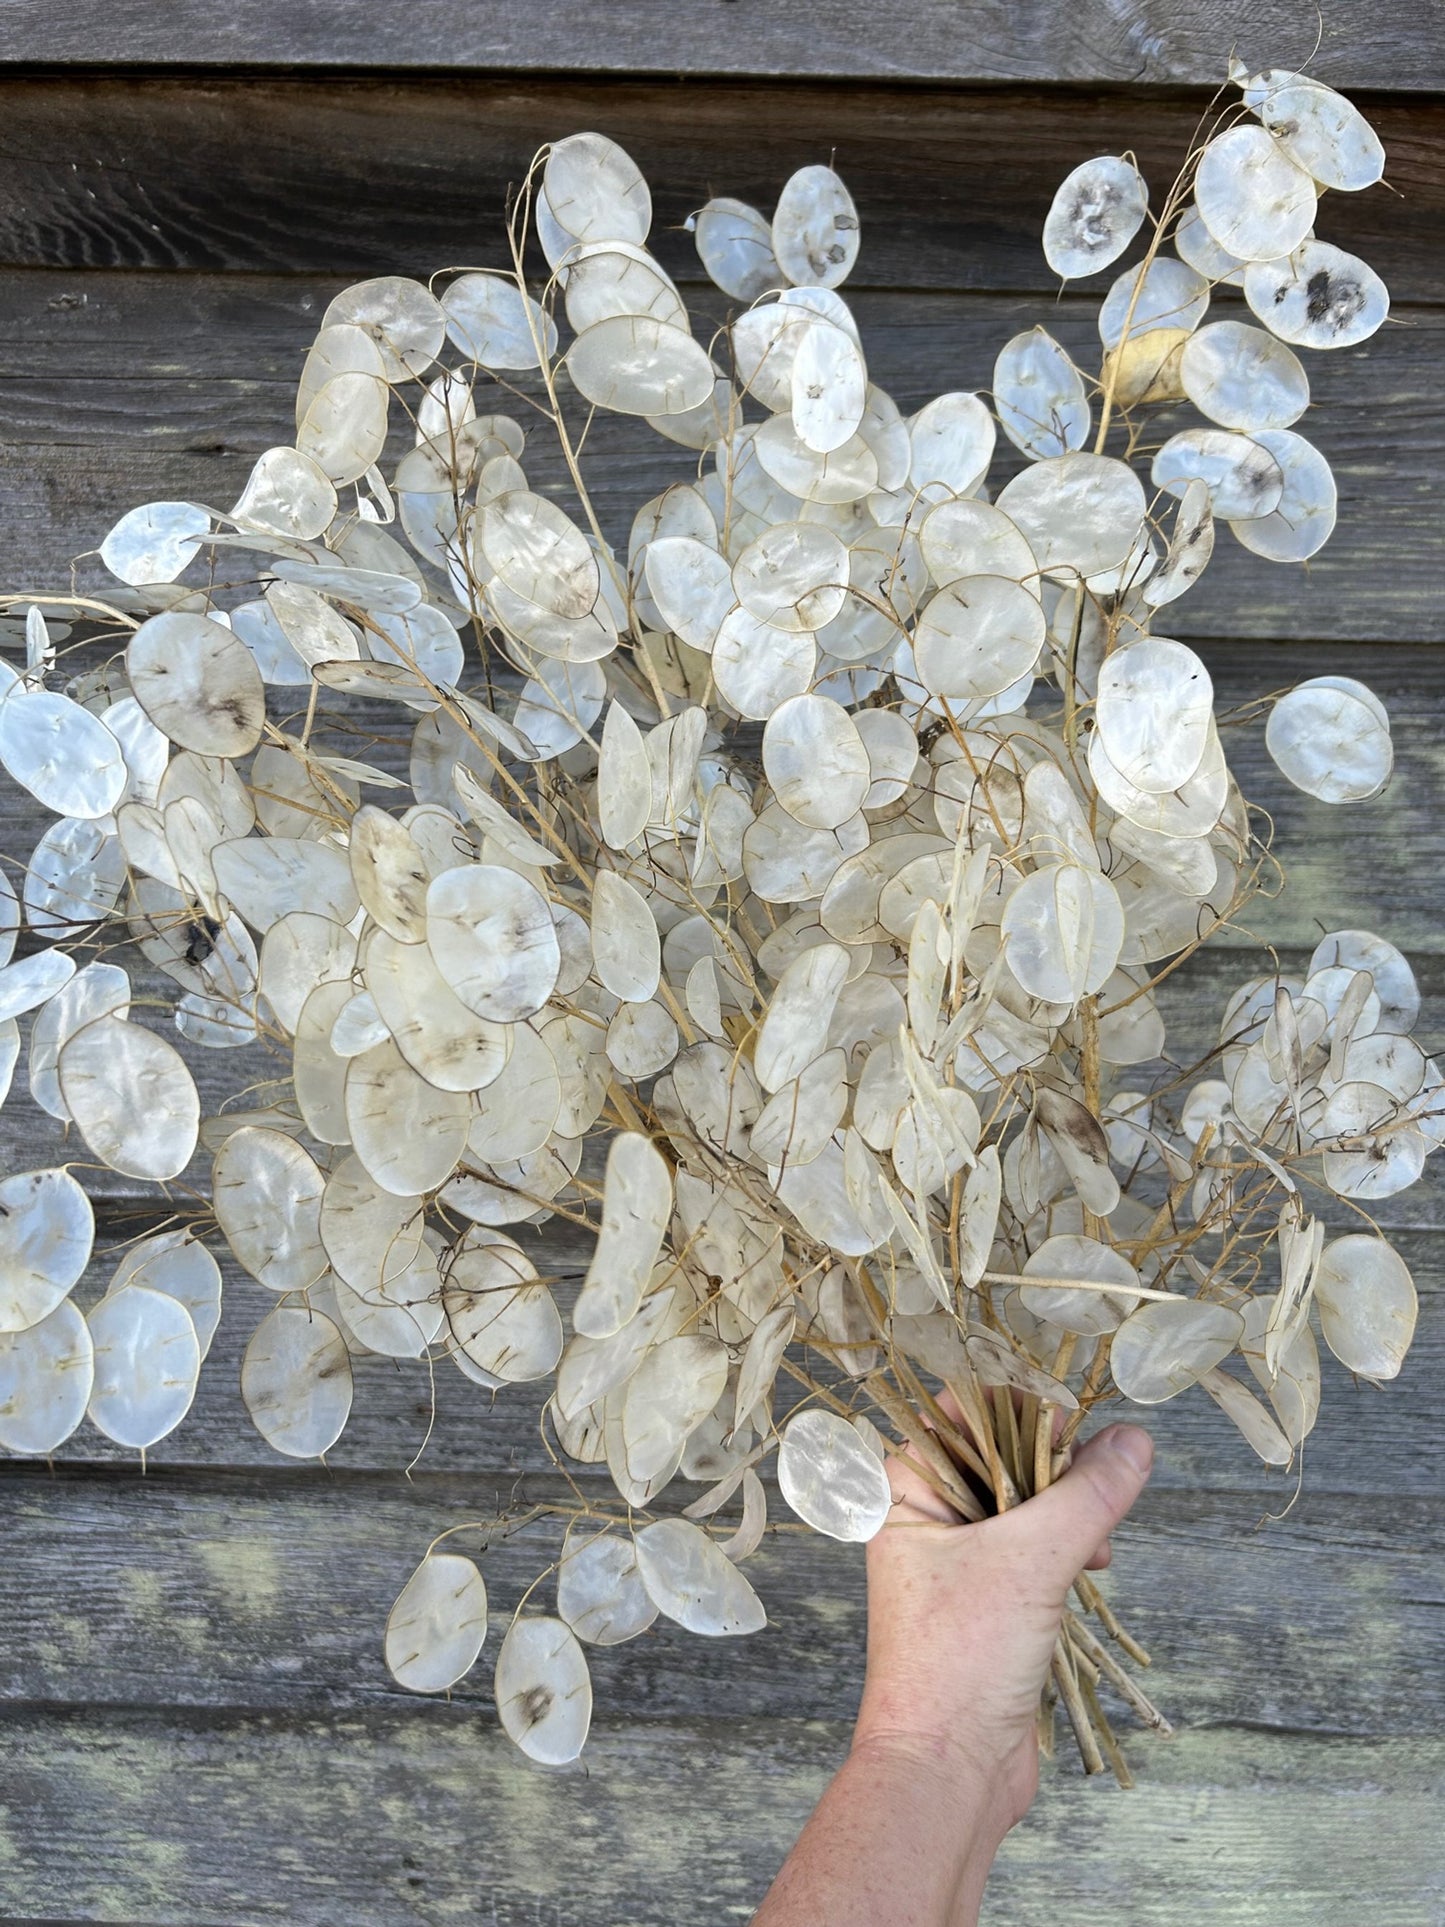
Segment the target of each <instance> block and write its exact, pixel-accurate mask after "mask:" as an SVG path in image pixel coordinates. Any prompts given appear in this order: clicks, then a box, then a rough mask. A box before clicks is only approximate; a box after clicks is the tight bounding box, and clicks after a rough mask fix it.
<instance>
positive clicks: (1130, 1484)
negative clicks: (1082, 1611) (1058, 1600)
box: [1015, 1425, 1154, 1592]
mask: <svg viewBox="0 0 1445 1927" xmlns="http://www.w3.org/2000/svg"><path fill="white" fill-rule="evenodd" d="M1153 1462H1154V1443H1153V1440H1152V1439H1151V1438H1150V1437H1149V1434H1148V1433H1147V1432H1146V1431H1144V1430H1143V1429H1142V1427H1140V1426H1138V1425H1111V1426H1109V1427H1108V1428H1107V1429H1106V1430H1105V1431H1103V1432H1100V1433H1098V1434H1097V1435H1096V1436H1095V1437H1094V1438H1091V1439H1090V1440H1089V1442H1088V1444H1087V1445H1085V1446H1083V1447H1082V1448H1081V1449H1080V1450H1079V1452H1077V1453H1076V1454H1075V1456H1074V1460H1073V1463H1072V1464H1071V1465H1070V1467H1069V1469H1068V1471H1067V1472H1065V1473H1064V1475H1063V1477H1062V1478H1061V1479H1058V1480H1057V1481H1056V1482H1055V1483H1054V1484H1053V1485H1051V1486H1050V1487H1049V1488H1048V1490H1047V1491H1045V1492H1041V1493H1039V1495H1038V1496H1037V1497H1036V1498H1033V1499H1030V1500H1028V1501H1027V1503H1026V1504H1025V1505H1023V1506H1022V1507H1020V1509H1019V1511H1018V1513H1017V1514H1016V1515H1015V1516H1016V1517H1017V1518H1019V1519H1028V1520H1029V1521H1030V1522H1031V1525H1032V1530H1033V1534H1034V1538H1035V1543H1036V1548H1037V1554H1036V1556H1037V1558H1038V1562H1039V1565H1040V1567H1041V1568H1042V1569H1043V1570H1045V1571H1046V1572H1048V1573H1049V1574H1050V1575H1051V1576H1052V1578H1053V1579H1054V1580H1055V1582H1056V1584H1057V1585H1058V1587H1059V1590H1060V1591H1061V1592H1064V1591H1067V1589H1068V1587H1069V1586H1070V1585H1071V1584H1072V1582H1073V1581H1074V1579H1075V1578H1076V1577H1077V1576H1078V1574H1079V1573H1080V1572H1081V1571H1082V1570H1083V1567H1084V1564H1085V1561H1086V1560H1088V1559H1091V1558H1092V1557H1093V1555H1094V1554H1095V1553H1096V1552H1097V1551H1098V1550H1099V1548H1100V1546H1102V1545H1103V1543H1104V1541H1105V1540H1106V1539H1107V1538H1108V1536H1109V1534H1110V1533H1111V1532H1112V1531H1113V1530H1114V1527H1115V1526H1116V1525H1118V1523H1119V1521H1120V1520H1121V1519H1122V1518H1123V1517H1124V1515H1125V1513H1127V1512H1128V1510H1129V1508H1130V1506H1132V1505H1133V1503H1134V1501H1135V1500H1136V1499H1137V1498H1138V1496H1139V1494H1140V1493H1141V1492H1142V1491H1143V1490H1144V1487H1145V1484H1146V1483H1147V1481H1148V1478H1149V1470H1150V1467H1151V1466H1152V1464H1153Z"/></svg>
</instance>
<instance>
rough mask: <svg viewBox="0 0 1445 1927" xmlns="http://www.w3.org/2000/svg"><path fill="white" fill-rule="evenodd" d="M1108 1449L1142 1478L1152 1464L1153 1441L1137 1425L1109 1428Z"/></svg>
mask: <svg viewBox="0 0 1445 1927" xmlns="http://www.w3.org/2000/svg"><path fill="white" fill-rule="evenodd" d="M1108 1447H1109V1450H1110V1451H1111V1452H1117V1453H1118V1454H1119V1455H1120V1457H1121V1458H1124V1459H1127V1460H1128V1462H1129V1464H1130V1465H1131V1466H1132V1467H1133V1468H1134V1470H1135V1471H1136V1472H1137V1473H1138V1474H1139V1476H1140V1478H1143V1477H1144V1476H1145V1474H1146V1473H1147V1472H1148V1470H1149V1468H1150V1466H1151V1465H1153V1463H1154V1441H1153V1439H1151V1438H1150V1436H1149V1434H1148V1433H1147V1432H1146V1431H1145V1430H1144V1429H1143V1427H1142V1426H1139V1425H1115V1426H1113V1427H1111V1428H1110V1431H1109V1438H1108Z"/></svg>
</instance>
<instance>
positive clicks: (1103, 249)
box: [1044, 154, 1149, 281]
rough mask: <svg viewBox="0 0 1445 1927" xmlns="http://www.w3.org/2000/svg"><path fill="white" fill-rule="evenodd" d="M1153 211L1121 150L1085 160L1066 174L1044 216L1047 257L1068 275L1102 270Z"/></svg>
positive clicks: (1057, 270) (1068, 278)
mask: <svg viewBox="0 0 1445 1927" xmlns="http://www.w3.org/2000/svg"><path fill="white" fill-rule="evenodd" d="M1148 212H1149V190H1148V188H1147V187H1145V185H1144V180H1143V177H1142V176H1141V174H1140V173H1139V170H1138V168H1137V167H1135V165H1134V163H1133V162H1132V161H1129V160H1125V159H1123V158H1121V157H1120V156H1119V155H1116V154H1102V155H1100V156H1099V158H1098V159H1097V160H1092V161H1084V162H1082V163H1081V164H1080V165H1079V166H1078V167H1076V168H1075V169H1074V170H1073V172H1072V173H1071V174H1069V175H1067V176H1066V177H1065V179H1064V180H1063V181H1062V183H1061V184H1060V186H1059V188H1058V190H1057V192H1056V193H1055V195H1054V199H1053V204H1052V206H1051V207H1050V208H1049V212H1048V217H1047V219H1046V220H1045V222H1044V259H1045V260H1046V261H1047V262H1048V264H1049V266H1050V267H1051V268H1052V269H1053V271H1054V273H1055V274H1057V275H1058V276H1059V277H1060V278H1061V279H1062V280H1065V281H1072V280H1075V279H1077V278H1079V277H1080V276H1083V275H1088V274H1097V273H1098V272H1099V271H1100V269H1102V268H1107V267H1108V266H1109V265H1110V264H1111V263H1112V262H1114V261H1117V260H1118V258H1119V256H1120V255H1121V254H1122V253H1123V252H1124V250H1125V248H1127V247H1128V245H1129V243H1130V242H1131V241H1132V240H1133V238H1134V236H1135V235H1136V234H1137V233H1138V232H1139V229H1140V228H1141V227H1142V226H1143V223H1144V217H1145V215H1146V214H1147V213H1148Z"/></svg>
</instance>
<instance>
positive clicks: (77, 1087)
mask: <svg viewBox="0 0 1445 1927" xmlns="http://www.w3.org/2000/svg"><path fill="white" fill-rule="evenodd" d="M57 1067H58V1074H59V1078H60V1092H61V1096H62V1098H63V1099H64V1101H65V1105H66V1108H67V1110H68V1111H69V1112H70V1115H71V1117H72V1118H73V1119H74V1121H75V1123H76V1126H77V1127H78V1129H79V1131H80V1133H81V1135H82V1137H83V1138H84V1139H85V1141H86V1143H87V1144H88V1145H89V1146H90V1148H91V1150H92V1151H94V1153H95V1155H96V1156H97V1157H98V1158H99V1159H100V1160H101V1162H102V1163H103V1164H106V1165H108V1166H109V1167H110V1169H111V1170H112V1171H118V1172H120V1173H121V1174H122V1175H123V1176H125V1177H132V1178H144V1179H149V1180H151V1181H152V1182H156V1183H161V1182H164V1181H165V1180H166V1179H168V1178H174V1177H178V1176H179V1175H180V1173H181V1172H182V1171H184V1170H185V1168H186V1166H187V1165H188V1164H189V1163H190V1161H191V1157H192V1155H193V1153H194V1152H195V1148H196V1140H197V1135H198V1132H199V1128H200V1116H201V1105H200V1098H199V1096H198V1094H197V1091H196V1086H195V1081H194V1079H193V1078H192V1076H191V1073H190V1071H189V1070H188V1069H187V1067H186V1062H185V1059H184V1058H183V1057H182V1056H181V1054H180V1052H179V1051H178V1050H176V1049H175V1047H174V1045H171V1044H168V1043H167V1042H166V1041H165V1039H164V1038H163V1037H157V1036H156V1035H155V1033H154V1032H153V1031H149V1030H146V1029H144V1028H143V1027H142V1026H141V1025H139V1024H131V1023H128V1022H126V1021H125V1020H124V1019H123V1018H120V1017H116V1016H103V1017H97V1018H93V1019H92V1020H91V1022H89V1023H88V1024H86V1025H84V1027H83V1028H81V1029H79V1030H77V1031H75V1032H74V1033H73V1034H72V1035H71V1036H70V1038H69V1039H68V1040H67V1042H66V1043H65V1045H64V1047H63V1049H62V1050H61V1051H60V1054H59V1057H58V1060H57Z"/></svg>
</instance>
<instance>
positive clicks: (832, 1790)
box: [753, 1744, 1007, 1927]
mask: <svg viewBox="0 0 1445 1927" xmlns="http://www.w3.org/2000/svg"><path fill="white" fill-rule="evenodd" d="M1006 1831H1007V1822H1006V1821H1003V1820H1002V1819H1001V1818H1000V1816H999V1815H998V1814H997V1813H996V1812H995V1811H994V1808H993V1803H992V1800H991V1797H990V1795H989V1793H988V1791H987V1789H985V1788H984V1787H983V1786H982V1784H981V1783H976V1782H969V1781H966V1780H963V1779H961V1778H959V1777H958V1775H957V1773H956V1771H954V1770H952V1769H951V1768H950V1767H948V1766H947V1765H946V1764H944V1763H940V1764H939V1765H935V1764H934V1763H932V1762H930V1761H929V1760H927V1759H926V1758H923V1757H921V1756H914V1755H912V1754H910V1753H909V1752H906V1751H903V1750H900V1749H897V1748H894V1747H885V1746H870V1745H867V1744H864V1745H860V1746H857V1747H855V1748H854V1750H853V1751H852V1752H851V1753H850V1754H849V1756H848V1758H847V1759H846V1760H845V1761H844V1763H843V1765H842V1767H841V1768H840V1769H839V1771H838V1773H837V1775H836V1776H835V1778H834V1779H833V1781H832V1783H831V1785H830V1786H829V1787H828V1789H827V1791H826V1792H825V1793H824V1795H823V1798H822V1799H821V1800H820V1801H819V1803H818V1806H817V1808H816V1810H815V1811H814V1813H813V1816H812V1818H811V1819H810V1820H809V1822H808V1824H807V1826H806V1827H804V1829H803V1831H802V1833H801V1834H800V1835H799V1837H798V1842H797V1845H796V1846H795V1847H794V1848H793V1851H792V1852H791V1853H790V1854H789V1855H788V1858H787V1860H786V1862H785V1863H784V1865H783V1869H782V1872H781V1873H780V1874H779V1875H778V1877H777V1879H776V1881H775V1882H774V1883H773V1886H772V1888H771V1890H770V1892H769V1894H768V1897H767V1899H766V1900H765V1901H764V1902H763V1905H762V1907H761V1908H760V1909H759V1911H758V1913H757V1914H756V1915H755V1916H754V1921H753V1927H976V1922H977V1920H978V1912H979V1906H980V1903H981V1901H982V1899H983V1889H984V1882H985V1881H986V1880H987V1878H988V1871H989V1868H990V1866H991V1865H992V1863H993V1857H994V1853H995V1852H996V1850H997V1848H998V1844H999V1841H1000V1840H1001V1839H1002V1838H1003V1835H1004V1833H1005V1832H1006Z"/></svg>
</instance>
